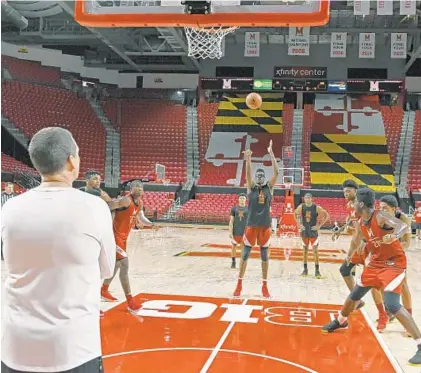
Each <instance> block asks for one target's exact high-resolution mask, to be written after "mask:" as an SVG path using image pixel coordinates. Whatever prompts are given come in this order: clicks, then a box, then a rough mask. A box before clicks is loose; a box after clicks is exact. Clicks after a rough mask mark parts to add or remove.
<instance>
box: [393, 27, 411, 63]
mask: <svg viewBox="0 0 421 373" xmlns="http://www.w3.org/2000/svg"><path fill="white" fill-rule="evenodd" d="M406 39H407V35H406V34H405V33H402V32H399V33H395V32H392V33H391V34H390V58H406Z"/></svg>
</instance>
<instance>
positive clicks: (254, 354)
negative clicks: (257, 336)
mask: <svg viewBox="0 0 421 373" xmlns="http://www.w3.org/2000/svg"><path fill="white" fill-rule="evenodd" d="M189 350H190V351H214V350H215V348H212V347H163V348H148V349H142V350H131V351H124V352H117V353H114V354H109V355H104V356H103V357H102V358H103V359H108V358H111V357H117V356H124V355H132V354H138V353H142V352H155V351H189ZM219 351H220V352H228V353H237V354H242V355H249V356H255V357H261V358H263V359H269V360H273V361H277V362H280V363H285V364H288V365H292V366H295V367H296V368H300V369H304V370H305V371H306V372H309V373H319V372H317V371H316V370H313V369H311V368H308V367H305V366H304V365H300V364H298V363H294V362H293V361H289V360H284V359H281V358H278V357H275V356H270V355H263V354H258V353H256V352H249V351H239V350H231V349H225V348H221V349H220V350H219ZM219 351H218V352H219ZM203 368H204V367H203ZM203 368H202V370H201V372H203ZM206 371H207V370H206ZM206 371H205V372H206Z"/></svg>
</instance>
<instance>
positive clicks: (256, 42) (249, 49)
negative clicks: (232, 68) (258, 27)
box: [244, 32, 260, 57]
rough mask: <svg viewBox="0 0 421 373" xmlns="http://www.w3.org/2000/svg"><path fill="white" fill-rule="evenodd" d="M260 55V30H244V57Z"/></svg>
mask: <svg viewBox="0 0 421 373" xmlns="http://www.w3.org/2000/svg"><path fill="white" fill-rule="evenodd" d="M259 56H260V32H246V33H245V43H244V57H259Z"/></svg>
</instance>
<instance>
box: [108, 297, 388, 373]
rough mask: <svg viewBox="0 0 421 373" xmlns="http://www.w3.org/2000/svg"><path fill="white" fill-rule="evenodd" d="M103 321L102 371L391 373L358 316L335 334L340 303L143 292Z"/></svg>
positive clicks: (380, 349) (130, 372) (109, 313)
mask: <svg viewBox="0 0 421 373" xmlns="http://www.w3.org/2000/svg"><path fill="white" fill-rule="evenodd" d="M137 298H138V299H141V300H142V301H143V307H142V310H141V312H140V313H141V316H135V315H132V314H130V313H128V312H127V311H126V306H127V305H126V304H125V303H123V304H121V305H119V306H117V307H115V308H113V309H111V310H109V311H107V312H106V315H105V317H104V318H103V320H102V321H101V326H102V341H103V354H104V368H105V372H106V373H137V372H139V373H140V372H147V373H174V372H178V373H199V372H201V373H205V372H210V373H225V372H226V373H233V372H235V373H298V372H320V373H322V372H323V373H339V372H341V373H348V372H349V373H351V372H352V373H360V372H369V373H393V372H395V369H394V368H393V366H392V364H391V363H390V361H389V360H388V358H387V356H386V354H385V352H384V351H383V349H382V347H381V346H380V345H379V343H378V341H377V339H376V338H375V336H374V334H373V333H372V331H371V329H370V327H369V326H368V324H367V323H366V321H365V319H364V317H363V315H362V314H361V313H360V312H359V311H357V312H355V313H354V314H353V315H352V316H351V317H350V319H349V321H350V326H349V329H347V330H342V331H340V332H336V333H333V334H327V335H326V334H323V333H321V330H320V328H321V326H322V325H323V324H325V323H327V322H328V321H329V320H330V319H331V318H332V317H334V315H335V313H336V312H337V310H338V309H339V308H340V307H339V306H331V305H323V304H307V303H288V302H277V301H259V300H243V299H224V298H204V297H190V296H176V295H156V294H141V295H138V296H137Z"/></svg>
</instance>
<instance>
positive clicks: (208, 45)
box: [184, 26, 238, 59]
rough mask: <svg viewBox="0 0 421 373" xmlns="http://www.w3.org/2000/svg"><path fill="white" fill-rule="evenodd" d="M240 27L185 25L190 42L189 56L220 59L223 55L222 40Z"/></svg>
mask: <svg viewBox="0 0 421 373" xmlns="http://www.w3.org/2000/svg"><path fill="white" fill-rule="evenodd" d="M237 29H238V27H223V26H221V27H206V28H205V27H199V26H198V27H184V31H185V32H186V37H187V41H188V43H189V57H193V58H203V59H205V58H210V59H215V58H217V59H219V58H221V57H222V56H223V54H224V53H223V50H222V41H223V40H224V38H225V36H227V35H228V34H230V33H232V32H234V31H235V30H237Z"/></svg>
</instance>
